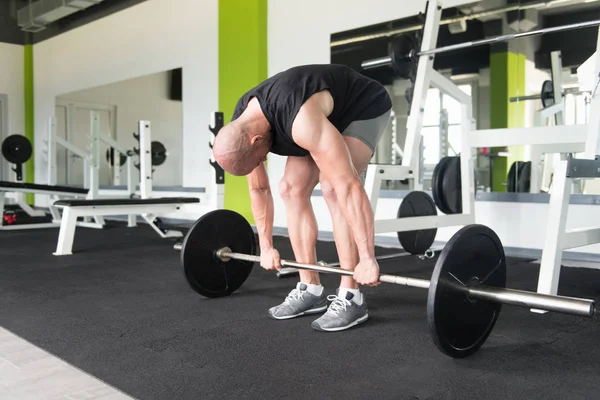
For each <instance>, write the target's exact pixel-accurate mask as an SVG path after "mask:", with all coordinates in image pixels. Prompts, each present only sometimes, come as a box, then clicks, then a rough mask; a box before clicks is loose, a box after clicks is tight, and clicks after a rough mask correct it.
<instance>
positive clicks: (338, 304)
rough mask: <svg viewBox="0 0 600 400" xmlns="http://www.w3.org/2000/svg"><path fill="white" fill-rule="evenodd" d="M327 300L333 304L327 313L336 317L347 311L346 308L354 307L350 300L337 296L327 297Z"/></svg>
mask: <svg viewBox="0 0 600 400" xmlns="http://www.w3.org/2000/svg"><path fill="white" fill-rule="evenodd" d="M327 300H329V301H331V304H330V305H329V310H327V312H331V313H333V314H335V315H337V314H338V313H339V312H340V311H342V310H343V311H346V308H347V307H348V306H351V305H352V303H350V300H346V299H344V298H341V297H337V296H336V295H335V294H330V295H329V296H327Z"/></svg>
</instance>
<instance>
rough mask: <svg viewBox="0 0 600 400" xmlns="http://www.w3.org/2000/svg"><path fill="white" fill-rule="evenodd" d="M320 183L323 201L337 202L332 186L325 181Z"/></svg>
mask: <svg viewBox="0 0 600 400" xmlns="http://www.w3.org/2000/svg"><path fill="white" fill-rule="evenodd" d="M320 183H321V193H322V195H323V198H324V199H325V201H326V202H328V203H332V202H335V201H337V197H336V194H335V190H334V189H333V186H332V185H331V184H330V183H329V182H327V181H325V180H322V181H321V182H320Z"/></svg>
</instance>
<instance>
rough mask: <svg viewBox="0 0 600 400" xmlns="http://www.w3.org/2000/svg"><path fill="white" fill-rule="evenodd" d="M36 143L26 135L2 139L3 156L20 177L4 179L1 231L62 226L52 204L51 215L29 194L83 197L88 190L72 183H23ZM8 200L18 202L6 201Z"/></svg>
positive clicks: (0, 196) (0, 193)
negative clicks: (32, 203) (33, 202)
mask: <svg viewBox="0 0 600 400" xmlns="http://www.w3.org/2000/svg"><path fill="white" fill-rule="evenodd" d="M32 153H33V152H32V145H31V142H30V141H29V139H27V138H26V137H25V136H22V135H11V136H9V137H7V138H6V139H5V140H4V141H3V142H2V155H3V156H4V158H5V159H6V160H7V161H8V162H9V163H11V164H14V165H15V166H14V167H13V168H12V171H14V172H15V175H16V177H15V178H16V179H15V181H14V182H11V181H0V217H1V218H0V230H17V229H19V230H20V229H41V228H55V227H58V223H57V219H60V215H59V213H58V210H56V209H55V208H54V207H50V214H51V217H50V216H48V214H47V213H46V212H45V211H44V210H39V209H38V210H36V209H34V208H33V207H31V206H30V205H29V204H27V202H26V201H25V194H38V195H48V196H52V197H54V198H55V199H57V200H58V199H64V198H81V197H85V196H86V195H87V193H88V191H87V190H86V189H81V188H74V187H69V186H56V185H40V184H35V183H24V182H23V164H25V163H26V162H27V161H29V159H30V158H31V156H32ZM6 199H9V200H12V201H13V202H14V204H12V205H11V204H6Z"/></svg>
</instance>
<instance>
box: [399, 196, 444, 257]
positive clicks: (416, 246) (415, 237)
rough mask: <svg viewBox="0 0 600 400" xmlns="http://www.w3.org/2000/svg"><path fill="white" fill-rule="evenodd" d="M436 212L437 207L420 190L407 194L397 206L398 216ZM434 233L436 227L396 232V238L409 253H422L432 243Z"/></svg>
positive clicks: (432, 213) (414, 215)
mask: <svg viewBox="0 0 600 400" xmlns="http://www.w3.org/2000/svg"><path fill="white" fill-rule="evenodd" d="M436 214H437V209H436V208H435V203H434V202H433V199H432V198H431V197H430V196H429V195H428V194H427V193H425V192H420V191H415V192H410V193H409V194H407V195H406V197H404V199H402V203H400V207H399V208H398V218H406V217H420V216H424V215H436ZM436 234H437V228H433V229H421V230H418V231H405V232H398V240H399V241H400V244H401V245H402V248H403V249H404V250H406V251H407V252H409V253H410V254H413V255H416V254H424V253H425V252H426V251H427V250H428V249H429V248H430V247H431V245H432V244H433V241H434V240H435V235H436Z"/></svg>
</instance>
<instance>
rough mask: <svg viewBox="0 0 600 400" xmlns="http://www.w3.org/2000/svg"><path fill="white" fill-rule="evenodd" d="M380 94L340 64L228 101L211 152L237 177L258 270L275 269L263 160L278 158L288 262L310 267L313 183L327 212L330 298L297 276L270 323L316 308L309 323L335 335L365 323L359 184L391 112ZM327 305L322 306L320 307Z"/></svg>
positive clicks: (292, 72) (371, 278) (368, 246)
mask: <svg viewBox="0 0 600 400" xmlns="http://www.w3.org/2000/svg"><path fill="white" fill-rule="evenodd" d="M391 106H392V103H391V99H390V97H389V95H388V93H387V91H386V90H385V88H384V87H383V86H382V85H381V84H379V83H377V82H376V81H374V80H372V79H369V78H367V77H365V76H363V75H361V74H359V73H357V72H355V71H354V70H352V69H351V68H349V67H346V66H342V65H329V64H327V65H306V66H299V67H295V68H291V69H289V70H287V71H284V72H281V73H279V74H277V75H275V76H273V77H271V78H269V79H267V80H266V81H264V82H263V83H261V84H259V85H258V86H256V87H255V88H253V89H251V90H250V91H248V92H247V93H246V94H245V95H244V96H242V98H241V99H240V100H239V101H238V103H237V106H236V108H235V111H234V113H233V118H232V122H230V123H229V124H228V125H226V126H225V127H223V128H222V129H221V130H220V131H219V134H218V135H217V137H216V139H215V143H214V146H213V155H214V157H215V159H216V161H217V162H218V163H219V164H220V165H221V167H222V168H223V169H224V170H226V171H227V172H229V173H231V174H233V175H238V176H240V175H247V176H248V183H249V188H250V198H251V202H252V213H253V215H254V218H255V221H256V228H257V230H258V235H259V242H260V259H261V262H260V263H261V266H262V267H263V268H265V269H279V268H280V267H281V266H280V263H279V262H280V258H279V254H278V252H277V250H275V249H274V248H273V241H272V229H273V199H272V196H271V190H270V187H269V179H268V177H267V172H266V168H265V165H264V164H263V162H264V161H265V160H266V157H267V153H269V152H272V153H275V154H279V155H283V156H288V158H287V161H286V166H285V172H284V175H283V178H282V180H281V182H280V184H279V192H280V194H281V197H282V198H283V200H284V203H285V207H286V211H287V224H288V232H289V237H290V241H291V244H292V248H293V251H294V256H295V258H296V260H297V261H298V262H302V263H308V264H315V263H316V261H317V259H316V250H315V247H316V242H317V232H318V229H317V222H316V219H315V215H314V212H313V209H312V206H311V202H310V197H311V194H312V192H313V189H314V188H315V186H316V185H317V183H320V184H321V190H322V193H323V197H324V198H325V201H326V203H327V206H328V209H329V211H330V213H331V217H332V222H333V234H334V238H335V245H336V248H337V251H338V254H339V261H340V267H341V268H343V269H347V270H354V279H353V278H352V277H350V276H342V278H341V283H340V287H339V289H338V290H337V295H330V296H327V295H326V294H325V291H324V288H323V286H322V285H321V283H320V279H319V274H318V273H317V272H313V271H304V270H301V271H300V282H298V284H297V286H296V288H295V289H293V290H292V291H291V292H290V293H289V295H288V296H287V297H286V299H285V300H284V301H283V303H281V304H280V305H278V306H276V307H273V308H271V309H270V310H269V315H270V317H271V318H274V319H289V318H294V317H298V316H301V315H307V314H315V313H320V312H324V311H326V310H327V312H325V313H324V314H323V315H322V316H321V317H320V318H318V319H317V320H315V321H314V322H313V323H312V325H311V326H312V327H313V328H315V329H317V330H320V331H340V330H344V329H348V328H350V327H352V326H355V325H357V324H359V323H361V322H364V321H366V320H367V319H368V318H369V314H368V310H367V303H366V301H365V298H364V296H363V294H362V293H361V292H360V290H359V284H361V285H371V286H374V285H377V284H378V278H379V265H378V264H377V261H376V260H375V254H374V251H375V249H374V236H375V235H374V229H373V225H374V216H373V211H372V209H371V204H370V202H369V199H368V197H367V194H366V192H365V190H364V187H363V184H362V182H361V180H360V178H359V176H360V174H361V173H362V172H363V171H364V170H365V168H366V167H367V165H368V163H369V160H370V159H371V158H372V156H373V153H374V151H375V148H376V146H377V143H378V142H379V139H380V137H381V135H382V134H383V132H384V130H385V128H386V126H387V123H388V120H389V117H390V113H391ZM328 300H329V301H331V304H330V305H329V307H328V306H327V302H328Z"/></svg>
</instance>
